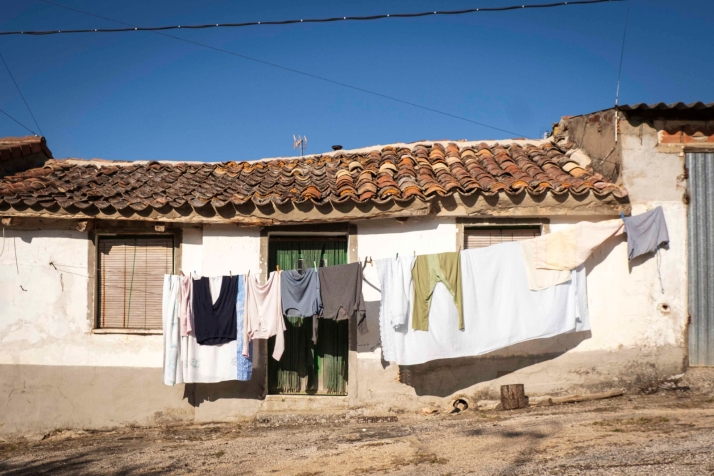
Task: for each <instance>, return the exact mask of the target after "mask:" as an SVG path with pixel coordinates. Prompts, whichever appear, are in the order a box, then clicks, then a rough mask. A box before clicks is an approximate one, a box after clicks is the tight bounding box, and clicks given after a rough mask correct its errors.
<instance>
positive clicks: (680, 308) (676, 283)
mask: <svg viewBox="0 0 714 476" xmlns="http://www.w3.org/2000/svg"><path fill="white" fill-rule="evenodd" d="M659 204H661V205H662V207H663V209H664V211H665V216H666V219H667V226H668V228H669V236H670V240H671V244H670V248H669V249H668V250H661V252H660V253H661V254H660V257H661V265H660V272H661V275H662V287H663V288H664V291H665V292H664V294H663V293H662V287H661V286H660V281H659V277H658V276H659V274H658V270H657V262H658V260H657V257H656V256H650V257H643V258H640V259H636V260H633V262H631V263H630V262H628V260H627V241H626V239H625V237H624V236H623V237H615V238H611V239H610V240H609V241H608V242H606V243H604V244H603V246H601V247H599V248H598V249H596V250H595V252H594V253H593V256H591V258H590V259H589V260H588V261H587V262H586V266H587V270H588V275H587V280H588V301H589V303H588V304H589V311H590V320H591V325H592V337H591V338H590V339H587V340H585V341H583V342H582V343H581V344H580V345H579V346H578V347H576V348H574V349H572V350H571V352H591V351H595V350H600V351H616V350H620V349H623V348H628V349H639V350H652V349H654V348H656V347H660V346H680V347H681V346H683V345H684V331H685V325H686V314H687V312H686V296H687V287H686V280H685V279H683V277H684V276H686V258H685V257H686V247H685V242H686V220H685V216H684V214H683V213H682V210H681V206H679V205H677V204H672V203H669V202H661V203H657V204H655V203H649V202H648V203H647V204H635V205H634V206H633V211H632V213H633V214H639V213H643V212H645V211H647V210H648V209H651V208H653V207H654V206H656V205H659ZM576 222H577V220H563V219H555V220H552V221H551V232H557V231H560V230H563V229H566V228H569V227H572V226H573V225H574V224H575V223H576Z"/></svg>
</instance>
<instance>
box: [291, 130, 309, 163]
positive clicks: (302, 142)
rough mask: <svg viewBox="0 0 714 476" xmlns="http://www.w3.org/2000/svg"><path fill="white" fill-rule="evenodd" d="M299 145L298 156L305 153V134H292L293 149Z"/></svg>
mask: <svg viewBox="0 0 714 476" xmlns="http://www.w3.org/2000/svg"><path fill="white" fill-rule="evenodd" d="M298 147H300V157H302V156H303V155H304V154H305V149H307V136H302V137H300V136H297V137H295V134H293V149H297V148H298Z"/></svg>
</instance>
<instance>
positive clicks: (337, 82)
mask: <svg viewBox="0 0 714 476" xmlns="http://www.w3.org/2000/svg"><path fill="white" fill-rule="evenodd" d="M37 1H39V2H42V3H47V4H49V5H54V6H56V7H59V8H64V9H67V10H72V11H74V12H77V13H82V14H84V15H89V16H92V17H96V18H101V19H103V20H107V21H111V22H114V23H119V24H121V25H129V26H131V24H129V23H125V22H123V21H119V20H114V19H112V18H108V17H105V16H101V15H97V14H94V13H90V12H86V11H84V10H79V9H77V8H73V7H68V6H65V5H62V4H59V3H54V2H51V1H49V0H37ZM603 1H604V0H603ZM613 1H621V0H613ZM150 33H154V34H156V35H161V36H165V37H168V38H173V39H174V40H178V41H183V42H184V43H189V44H192V45H196V46H200V47H202V48H207V49H209V50H213V51H218V52H221V53H225V54H228V55H231V56H235V57H238V58H243V59H246V60H249V61H253V62H256V63H260V64H263V65H266V66H271V67H273V68H278V69H282V70H283V71H288V72H291V73H295V74H299V75H302V76H307V77H309V78H313V79H317V80H319V81H324V82H327V83H331V84H335V85H337V86H342V87H344V88H348V89H352V90H354V91H359V92H362V93H365V94H370V95H372V96H377V97H381V98H383V99H388V100H390V101H395V102H398V103H401V104H406V105H408V106H412V107H416V108H418V109H422V110H425V111H430V112H433V113H436V114H441V115H442V116H447V117H451V118H453V119H459V120H461V121H466V122H470V123H471V124H476V125H478V126H481V127H485V128H487V129H492V130H495V131H499V132H505V133H506V134H511V135H513V136H516V137H526V134H520V133H518V132H513V131H509V130H506V129H501V128H499V127H495V126H490V125H488V124H485V123H483V122H479V121H474V120H472V119H469V118H466V117H462V116H457V115H455V114H451V113H448V112H444V111H440V110H438V109H434V108H431V107H428V106H422V105H421V104H416V103H413V102H410V101H405V100H403V99H399V98H395V97H392V96H387V95H386V94H382V93H378V92H375V91H370V90H369V89H364V88H360V87H358V86H353V85H351V84H347V83H343V82H340V81H335V80H334V79H329V78H325V77H322V76H318V75H316V74H312V73H307V72H305V71H300V70H297V69H294V68H289V67H287V66H282V65H279V64H276V63H271V62H269V61H264V60H261V59H258V58H253V57H252V56H247V55H244V54H241V53H236V52H234V51H229V50H225V49H223V48H218V47H216V46H211V45H207V44H205V43H199V42H198V41H193V40H187V39H185V38H181V37H180V36H174V35H170V34H168V33H163V32H160V31H150Z"/></svg>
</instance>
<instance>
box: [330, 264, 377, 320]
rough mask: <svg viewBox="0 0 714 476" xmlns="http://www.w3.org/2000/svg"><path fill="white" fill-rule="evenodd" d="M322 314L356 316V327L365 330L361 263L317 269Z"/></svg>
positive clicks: (332, 317) (344, 317)
mask: <svg viewBox="0 0 714 476" xmlns="http://www.w3.org/2000/svg"><path fill="white" fill-rule="evenodd" d="M318 273H319V275H320V294H321V296H322V305H323V310H322V316H321V317H323V318H325V319H334V320H342V319H347V318H349V317H352V316H356V319H357V329H359V331H360V333H361V334H364V333H366V332H367V322H366V320H365V315H366V312H365V305H364V298H363V297H362V265H360V263H351V264H343V265H339V266H326V267H323V268H320V269H319V270H318Z"/></svg>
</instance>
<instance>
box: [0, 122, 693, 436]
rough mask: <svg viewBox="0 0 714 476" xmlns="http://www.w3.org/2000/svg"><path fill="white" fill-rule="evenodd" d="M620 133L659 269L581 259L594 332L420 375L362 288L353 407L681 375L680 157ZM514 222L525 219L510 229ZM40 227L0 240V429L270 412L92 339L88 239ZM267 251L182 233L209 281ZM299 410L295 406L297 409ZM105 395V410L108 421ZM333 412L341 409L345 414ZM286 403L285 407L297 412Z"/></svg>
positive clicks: (430, 232) (372, 228)
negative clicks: (662, 225) (396, 350)
mask: <svg viewBox="0 0 714 476" xmlns="http://www.w3.org/2000/svg"><path fill="white" fill-rule="evenodd" d="M625 129H626V128H625ZM625 132H627V131H625ZM630 132H631V131H630ZM621 137H622V141H623V143H622V178H623V185H624V186H625V188H627V190H628V192H629V198H630V202H631V205H632V213H633V214H639V213H642V212H645V211H647V210H649V209H652V208H654V207H656V206H659V205H661V206H662V207H663V208H664V212H665V216H666V219H667V225H668V229H669V235H670V240H671V241H670V246H669V249H667V250H662V251H661V253H660V257H661V262H660V264H659V268H658V259H657V258H656V257H647V258H640V259H636V260H634V261H633V262H628V260H627V243H626V241H625V239H624V237H619V238H612V239H610V240H609V241H607V242H606V243H605V244H603V246H601V247H600V248H599V249H598V250H596V252H595V253H594V254H593V256H592V257H591V258H590V259H589V260H588V262H587V263H586V266H587V268H588V278H587V279H588V301H589V312H590V320H591V326H592V331H591V333H588V334H587V335H581V336H575V335H563V336H559V337H556V338H551V339H544V340H540V341H531V342H526V343H522V344H519V345H516V346H512V347H509V348H507V349H502V350H500V351H497V352H494V353H491V354H488V355H486V356H481V357H474V358H466V359H451V360H453V361H438V362H434V363H430V364H425V365H424V366H423V367H420V368H418V369H410V368H402V369H399V368H398V367H397V366H396V365H395V364H388V363H385V362H382V360H381V351H380V349H379V336H378V325H377V320H376V316H375V315H374V311H375V310H376V309H378V306H377V305H376V303H377V302H378V301H379V299H380V295H379V292H378V290H377V289H375V288H374V287H372V286H370V285H365V286H364V287H363V289H364V297H365V300H366V301H367V303H368V311H370V312H371V313H372V315H371V316H370V317H369V319H370V325H371V328H370V333H369V335H368V336H357V346H356V351H353V352H351V353H350V364H349V365H350V377H349V387H348V399H347V400H348V403H349V406H350V407H352V408H360V407H362V408H367V409H369V408H373V407H374V408H379V409H381V410H380V411H386V409H388V408H390V407H395V406H397V407H401V408H405V409H418V408H420V407H421V406H423V404H424V403H427V402H428V403H434V402H439V401H442V400H443V399H444V398H448V397H450V396H452V395H455V394H461V395H467V396H469V397H470V398H472V399H478V398H479V397H483V396H490V397H493V396H495V395H496V394H497V392H498V388H499V386H500V385H502V384H505V383H524V384H525V385H526V389H527V392H528V393H529V394H530V395H538V394H552V393H563V392H573V391H591V390H597V389H606V388H607V389H609V388H612V387H614V386H617V387H628V386H637V385H639V384H640V383H642V382H645V381H649V380H652V379H655V378H662V377H664V376H667V375H671V374H674V373H678V372H681V371H682V370H683V369H684V367H685V365H686V364H685V362H686V356H687V348H686V345H687V340H686V337H685V336H686V331H687V316H688V307H687V268H686V266H687V264H686V263H687V247H686V240H687V219H686V211H687V210H686V205H685V204H684V202H683V200H682V195H683V193H684V190H685V184H686V182H685V181H683V180H682V179H681V174H682V170H683V162H684V157H683V156H680V155H678V154H673V153H660V152H657V149H656V147H657V134H656V131H655V130H654V129H651V128H650V129H647V130H645V131H639V133H638V134H632V133H629V134H626V133H624V132H623V134H622V136H621ZM499 218H501V219H503V218H507V217H504V216H503V215H500V216H499ZM541 218H545V219H546V221H547V223H548V227H547V228H548V229H549V232H551V233H552V232H556V231H560V230H563V229H566V228H567V227H570V226H573V225H574V224H575V223H577V222H578V221H584V220H589V221H596V220H603V219H609V218H616V217H614V216H613V217H607V218H604V217H602V216H599V217H596V216H595V215H587V210H573V214H571V215H560V216H553V217H541ZM519 219H523V217H520V218H514V220H519ZM38 223H40V224H39V225H37V226H34V225H27V226H25V227H23V228H13V227H10V228H7V229H5V231H4V233H5V235H4V236H5V238H4V240H3V243H2V244H1V245H0V249H2V252H1V254H0V433H2V432H8V431H21V430H23V429H26V428H35V429H46V428H48V427H49V428H53V427H55V428H56V427H63V426H65V427H66V426H88V427H98V426H108V425H113V424H122V423H127V422H138V423H151V422H156V421H174V420H194V421H213V420H230V419H236V418H248V417H252V416H255V415H256V414H257V413H258V412H260V411H264V410H266V408H267V407H266V405H267V406H269V405H270V404H271V402H270V399H269V398H268V399H265V400H264V399H263V398H262V395H261V388H260V386H261V385H263V384H262V382H261V379H264V378H265V375H264V374H265V366H264V365H262V364H261V363H259V362H256V363H255V366H256V371H254V377H253V378H254V380H256V382H252V387H250V388H248V387H246V386H245V383H244V382H237V383H225V384H213V385H199V386H197V387H196V388H194V389H189V388H188V387H189V386H186V388H183V387H184V386H178V387H176V388H173V389H167V388H164V387H163V386H162V385H161V372H160V370H159V369H160V368H161V365H162V352H163V346H162V339H163V338H162V336H161V335H159V334H154V335H136V334H107V333H99V332H95V331H94V329H93V310H92V308H93V306H94V302H95V299H94V296H93V293H94V283H93V279H94V278H93V276H94V273H95V270H94V269H90V262H91V260H90V250H91V249H92V244H91V242H90V239H89V236H90V234H89V233H88V232H79V231H76V230H74V229H71V230H70V229H67V228H68V227H67V226H65V227H64V229H60V227H57V226H55V227H53V226H52V225H46V226H44V225H42V224H41V223H42V222H41V221H40V222H38ZM353 225H354V227H356V234H353V235H351V238H350V239H351V240H353V241H352V242H350V243H349V244H348V246H349V249H350V250H356V256H357V257H358V258H359V259H360V260H364V258H365V257H367V256H370V257H372V258H373V259H378V258H384V257H390V256H395V255H396V254H397V253H400V254H402V253H404V254H414V253H416V254H427V253H439V252H447V251H456V250H458V248H459V246H460V243H459V237H460V236H462V235H461V234H460V233H462V230H463V227H464V225H463V224H461V223H460V222H459V221H458V220H457V219H456V218H453V217H436V218H412V219H409V220H407V221H404V220H395V219H383V220H365V221H357V222H354V223H353ZM32 226H34V228H32ZM469 226H471V225H469ZM355 239H356V243H355V242H354V240H355ZM261 240H264V237H263V238H261V231H260V228H257V227H239V226H236V225H203V226H200V225H191V226H186V227H184V228H182V239H181V245H180V262H181V268H182V269H183V270H184V271H185V272H191V271H195V272H196V273H198V274H202V275H206V276H210V275H225V274H234V275H235V274H246V273H248V272H249V271H250V272H251V274H254V273H257V274H258V275H261V276H262V275H264V273H265V271H266V270H264V269H261V266H264V265H262V264H261V263H265V261H266V257H264V256H261V253H265V249H264V248H261ZM354 255H355V253H354V252H353V253H352V256H354ZM50 263H52V265H51V264H50ZM368 271H369V270H368ZM373 274H374V273H373ZM660 275H661V282H660ZM662 289H664V292H662ZM581 334H582V333H581ZM263 363H264V362H263ZM261 365H262V366H261ZM95 380H96V381H95ZM263 390H264V389H263ZM236 395H240V396H239V397H236ZM293 398H294V397H291V398H290V399H288V402H295V403H294V405H295V408H301V409H302V408H305V405H306V404H304V402H302V401H300V402H298V401H297V400H293ZM296 398H298V399H299V398H300V397H296ZM304 398H306V399H308V398H309V397H304ZM103 399H109V400H108V403H109V404H110V405H113V406H112V409H111V412H108V411H107V410H106V407H105V406H104V405H103V404H102V402H103V401H104V400H103ZM283 400H284V399H283ZM330 401H331V400H330V398H323V399H322V400H321V403H320V405H321V406H322V408H325V407H327V408H329V407H330V403H329V402H330ZM332 401H333V402H335V407H337V406H339V405H342V404H343V400H339V399H336V400H332ZM285 405H288V407H286V408H285V409H288V410H289V409H291V408H292V407H290V406H289V405H293V403H288V404H285ZM308 407H309V405H308ZM107 412H108V413H107ZM105 413H107V414H108V416H105Z"/></svg>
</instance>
